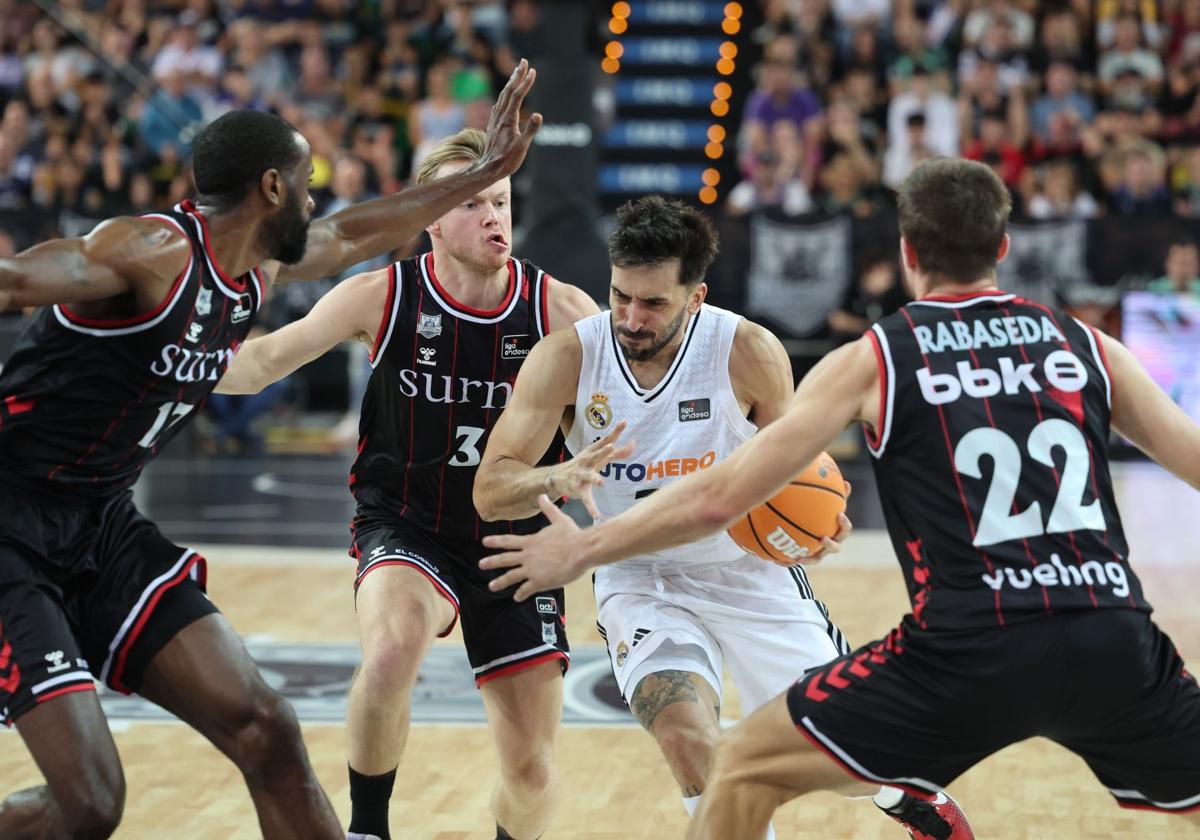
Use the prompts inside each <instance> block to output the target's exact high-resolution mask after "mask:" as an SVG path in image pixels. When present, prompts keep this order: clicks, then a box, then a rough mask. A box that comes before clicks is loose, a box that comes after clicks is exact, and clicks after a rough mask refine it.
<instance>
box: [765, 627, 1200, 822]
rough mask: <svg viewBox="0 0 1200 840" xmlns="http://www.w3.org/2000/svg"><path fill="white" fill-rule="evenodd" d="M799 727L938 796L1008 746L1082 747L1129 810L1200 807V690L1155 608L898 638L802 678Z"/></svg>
mask: <svg viewBox="0 0 1200 840" xmlns="http://www.w3.org/2000/svg"><path fill="white" fill-rule="evenodd" d="M787 702H788V709H789V711H790V712H791V716H792V721H793V722H794V723H795V724H796V727H797V729H798V730H799V731H800V732H801V734H803V735H804V736H805V737H807V738H808V739H809V741H811V742H812V743H813V744H814V745H815V746H816V747H817V748H818V749H820V750H822V751H823V752H825V753H826V754H827V755H829V757H830V758H832V759H833V760H834V761H835V762H837V763H838V764H840V765H841V766H842V767H843V768H844V769H846V770H847V771H848V772H849V773H850V774H851V775H854V776H857V777H858V778H860V779H863V780H866V781H869V782H876V783H880V784H888V785H893V786H897V787H903V788H907V789H909V790H910V791H913V792H916V793H923V794H929V793H932V792H935V791H936V790H937V789H938V788H941V787H945V786H946V785H948V784H950V782H952V781H953V780H954V779H955V778H956V777H957V776H959V775H960V774H962V773H963V772H965V771H966V770H967V769H969V768H970V767H971V766H973V765H974V764H976V763H978V762H979V761H981V760H983V759H984V758H986V757H987V756H989V755H991V754H992V753H994V752H996V751H997V750H1000V749H1003V748H1004V747H1006V746H1008V745H1009V744H1013V743H1016V742H1018V741H1023V740H1025V739H1026V738H1031V737H1034V736H1042V737H1045V738H1049V739H1050V740H1052V741H1055V742H1057V743H1059V744H1061V745H1062V746H1064V747H1066V748H1067V749H1069V750H1071V751H1072V752H1074V753H1076V754H1077V755H1079V756H1080V757H1081V758H1083V760H1084V761H1085V762H1087V764H1088V766H1089V767H1090V768H1091V770H1092V772H1093V773H1094V774H1095V775H1096V778H1098V779H1099V780H1100V783H1101V784H1103V785H1104V786H1105V787H1107V788H1108V790H1109V792H1110V793H1111V794H1112V795H1113V796H1114V797H1115V798H1116V800H1117V802H1118V803H1119V804H1120V805H1122V806H1123V807H1129V808H1146V809H1153V810H1161V811H1173V812H1181V811H1190V810H1194V809H1197V808H1200V688H1198V687H1197V685H1196V680H1195V678H1194V677H1192V676H1191V674H1189V673H1188V672H1187V670H1186V669H1185V668H1184V665H1183V661H1182V660H1181V659H1180V657H1179V655H1178V654H1177V653H1176V652H1175V648H1174V646H1173V645H1172V644H1171V640H1170V639H1169V638H1167V636H1166V634H1164V633H1163V632H1162V631H1161V630H1159V629H1158V627H1157V626H1156V625H1155V624H1154V622H1152V621H1151V620H1150V617H1149V615H1147V614H1145V613H1142V612H1137V611H1135V610H1130V609H1100V610H1091V611H1088V612H1077V613H1064V614H1060V615H1055V616H1051V617H1047V618H1038V619H1036V620H1031V621H1027V622H1024V623H1019V624H1014V625H1010V626H1008V627H1006V628H995V629H983V630H971V631H953V632H951V631H929V630H922V629H921V628H920V627H918V626H916V625H915V623H913V622H912V619H911V617H909V618H906V619H905V621H904V622H903V623H902V624H901V626H900V627H899V628H898V629H897V630H894V631H892V632H891V633H890V634H889V635H888V636H887V638H885V639H883V640H881V641H878V642H875V643H873V644H870V645H866V646H864V647H861V648H859V649H858V650H856V651H854V652H852V653H850V654H848V655H847V656H844V657H842V658H840V659H837V660H835V661H833V662H831V663H829V664H828V665H824V666H822V667H820V668H817V669H815V670H814V671H810V672H809V673H807V674H805V675H804V677H803V678H802V679H801V680H800V681H799V682H797V683H796V684H795V685H793V686H792V688H791V689H789V691H788V696H787Z"/></svg>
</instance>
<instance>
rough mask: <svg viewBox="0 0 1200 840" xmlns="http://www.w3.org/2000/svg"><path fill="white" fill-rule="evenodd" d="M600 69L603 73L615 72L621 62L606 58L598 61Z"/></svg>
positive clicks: (619, 67)
mask: <svg viewBox="0 0 1200 840" xmlns="http://www.w3.org/2000/svg"><path fill="white" fill-rule="evenodd" d="M600 69H601V70H603V71H604V72H605V73H616V72H617V71H618V70H620V69H621V62H619V61H617V60H616V59H615V58H606V59H604V60H603V61H601V62H600Z"/></svg>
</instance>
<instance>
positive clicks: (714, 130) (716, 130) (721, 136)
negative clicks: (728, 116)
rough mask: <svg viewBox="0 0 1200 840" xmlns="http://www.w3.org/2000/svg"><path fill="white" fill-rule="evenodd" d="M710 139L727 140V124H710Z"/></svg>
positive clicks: (722, 141) (718, 141)
mask: <svg viewBox="0 0 1200 840" xmlns="http://www.w3.org/2000/svg"><path fill="white" fill-rule="evenodd" d="M708 139H709V140H711V141H712V142H714V143H724V142H725V126H722V125H710V126H709V127H708Z"/></svg>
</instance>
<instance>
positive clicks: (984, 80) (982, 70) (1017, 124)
mask: <svg viewBox="0 0 1200 840" xmlns="http://www.w3.org/2000/svg"><path fill="white" fill-rule="evenodd" d="M958 112H959V129H960V131H961V132H962V137H961V142H962V145H963V146H964V147H965V146H969V145H971V143H973V142H974V141H976V140H978V139H979V137H980V132H981V131H982V129H983V118H984V115H985V114H996V113H1002V114H1004V117H1005V121H1006V123H1007V128H1006V130H1007V131H1008V133H1009V140H1010V142H1011V143H1012V144H1013V145H1015V146H1024V145H1025V141H1026V140H1027V139H1028V137H1029V111H1028V108H1027V106H1026V104H1025V89H1024V88H1023V87H1021V86H1020V85H1014V86H1013V87H1011V88H1009V89H1008V90H1007V92H1006V91H1005V89H1004V85H1003V83H1002V82H1001V81H1000V69H999V67H998V66H997V65H996V63H995V62H993V61H992V60H991V59H989V58H986V57H983V56H980V58H979V61H978V62H977V64H976V65H975V72H974V73H973V74H972V75H971V76H969V77H968V78H967V80H966V83H965V84H963V86H962V88H961V91H960V93H959V99H958Z"/></svg>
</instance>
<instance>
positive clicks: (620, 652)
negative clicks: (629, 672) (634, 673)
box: [617, 642, 629, 668]
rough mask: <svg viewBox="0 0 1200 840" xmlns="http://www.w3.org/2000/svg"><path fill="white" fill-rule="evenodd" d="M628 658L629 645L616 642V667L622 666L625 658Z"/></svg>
mask: <svg viewBox="0 0 1200 840" xmlns="http://www.w3.org/2000/svg"><path fill="white" fill-rule="evenodd" d="M628 658H629V645H627V644H625V643H624V642H617V667H618V668H624V667H625V660H626V659H628Z"/></svg>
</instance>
